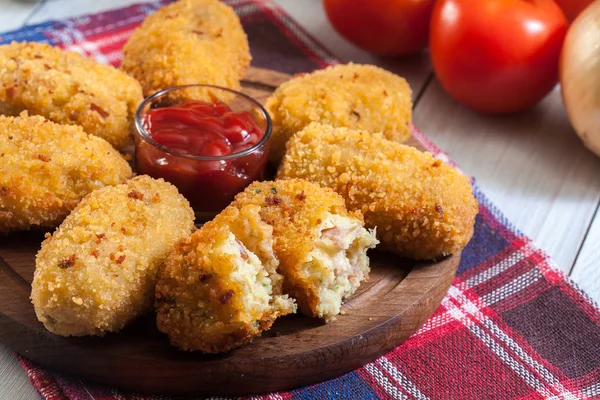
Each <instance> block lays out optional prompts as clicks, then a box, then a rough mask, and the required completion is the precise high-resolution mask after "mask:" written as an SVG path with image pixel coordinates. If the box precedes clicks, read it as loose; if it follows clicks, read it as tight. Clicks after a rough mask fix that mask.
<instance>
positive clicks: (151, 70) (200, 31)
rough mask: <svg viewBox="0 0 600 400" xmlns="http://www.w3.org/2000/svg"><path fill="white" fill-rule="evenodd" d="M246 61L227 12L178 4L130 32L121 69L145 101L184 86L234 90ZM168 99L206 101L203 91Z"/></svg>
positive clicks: (191, 0) (184, 0)
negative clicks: (136, 84)
mask: <svg viewBox="0 0 600 400" xmlns="http://www.w3.org/2000/svg"><path fill="white" fill-rule="evenodd" d="M250 59H251V56H250V50H249V45H248V39H247V37H246V34H245V33H244V30H243V29H242V25H241V22H240V20H239V18H238V17H237V15H236V14H235V12H234V11H233V9H232V8H231V7H229V6H227V5H226V4H224V3H222V2H221V1H218V0H180V1H177V2H175V3H172V4H169V5H168V6H166V7H163V8H161V9H160V10H158V11H157V12H155V13H154V14H151V15H150V16H148V17H147V18H146V19H145V20H144V22H143V23H142V24H141V25H140V26H139V27H138V28H137V29H136V30H135V31H134V32H133V34H132V35H131V38H129V40H128V41H127V43H126V44H125V47H124V48H123V63H122V64H121V69H122V70H123V71H125V72H127V73H128V74H130V75H132V76H133V77H135V78H136V79H137V80H139V81H140V83H141V84H142V88H143V91H144V94H145V95H146V96H149V95H151V94H154V93H156V92H158V91H160V90H163V89H166V88H169V87H173V86H180V85H189V84H209V85H216V86H223V87H226V88H230V89H239V88H240V79H241V78H242V75H243V74H244V72H246V70H247V69H248V66H249V65H250ZM170 98H171V99H172V100H173V101H185V100H205V101H209V100H211V98H210V96H208V95H207V91H206V90H205V89H194V90H187V91H186V92H185V93H184V94H182V95H181V96H180V97H177V96H176V95H175V93H174V94H172V95H170ZM222 100H226V99H222Z"/></svg>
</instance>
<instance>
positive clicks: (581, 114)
mask: <svg viewBox="0 0 600 400" xmlns="http://www.w3.org/2000/svg"><path fill="white" fill-rule="evenodd" d="M560 82H561V87H562V96H563V101H564V103H565V107H566V109H567V114H568V116H569V120H570V121H571V125H573V128H574V129H575V131H576V132H577V134H578V135H579V137H581V139H582V140H583V143H584V144H585V145H586V147H587V148H589V149H590V150H591V151H593V152H594V153H596V154H597V155H599V156H600V1H594V2H593V3H592V4H590V5H589V6H588V7H587V8H586V9H585V10H584V11H583V12H582V13H581V14H580V15H579V16H578V17H577V18H576V19H575V21H574V22H573V24H572V25H571V27H570V28H569V31H568V33H567V37H566V38H565V43H564V45H563V49H562V53H561V57H560Z"/></svg>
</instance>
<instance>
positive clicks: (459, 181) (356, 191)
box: [277, 124, 478, 260]
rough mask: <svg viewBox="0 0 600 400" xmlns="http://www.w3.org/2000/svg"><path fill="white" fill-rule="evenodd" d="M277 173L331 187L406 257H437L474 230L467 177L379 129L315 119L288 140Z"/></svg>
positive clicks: (473, 205)
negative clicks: (341, 125)
mask: <svg viewBox="0 0 600 400" xmlns="http://www.w3.org/2000/svg"><path fill="white" fill-rule="evenodd" d="M277 178H278V179H294V178H302V179H307V180H309V181H311V182H315V183H317V184H319V185H322V186H325V187H329V188H332V189H333V190H335V191H336V192H337V193H339V194H341V195H342V197H343V198H344V199H345V200H346V205H347V206H348V208H349V209H350V210H354V211H360V212H362V213H363V215H364V219H365V223H366V226H367V227H368V228H372V229H375V228H377V238H378V239H379V240H380V241H381V245H380V246H379V248H381V249H384V250H387V251H390V252H393V253H396V254H398V255H400V256H402V257H406V258H411V259H416V260H433V259H438V258H440V257H443V256H445V255H448V254H453V253H456V252H458V251H459V250H461V249H462V248H463V247H464V246H466V244H467V243H468V242H469V240H470V239H471V236H472V235H473V226H474V224H475V216H476V214H477V212H478V206H477V200H476V199H475V197H474V196H473V194H472V188H471V185H470V184H469V179H468V178H467V177H466V176H464V175H463V174H461V173H460V172H459V171H457V170H456V169H454V168H452V167H450V166H449V165H447V164H444V163H443V162H442V161H441V160H438V159H435V158H434V157H433V156H432V155H431V154H430V153H426V152H425V153H424V152H421V151H419V150H417V149H415V148H413V147H409V146H405V145H402V144H400V143H396V142H392V141H390V140H387V139H385V137H384V136H383V135H381V134H369V133H368V132H364V131H357V130H352V129H347V128H334V127H331V126H328V125H319V124H311V125H309V126H307V127H306V128H305V129H303V130H302V131H300V132H298V133H297V134H296V135H295V136H294V137H293V138H292V139H291V140H290V141H289V142H288V145H287V153H286V156H285V157H284V159H283V161H282V163H281V165H280V167H279V171H278V173H277Z"/></svg>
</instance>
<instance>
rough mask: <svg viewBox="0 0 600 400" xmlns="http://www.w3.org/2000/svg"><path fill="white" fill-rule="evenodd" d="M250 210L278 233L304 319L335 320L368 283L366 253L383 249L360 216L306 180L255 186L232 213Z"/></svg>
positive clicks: (285, 271)
mask: <svg viewBox="0 0 600 400" xmlns="http://www.w3.org/2000/svg"><path fill="white" fill-rule="evenodd" d="M249 205H254V206H259V207H260V217H261V219H262V220H263V221H265V222H266V223H268V224H269V225H271V226H272V227H273V250H274V253H275V255H276V256H277V258H278V259H279V262H280V265H279V269H278V271H279V272H280V273H281V274H282V275H283V277H284V284H283V288H284V292H285V293H288V294H289V295H290V296H291V297H293V298H295V299H296V301H297V303H298V307H299V308H300V311H302V312H303V313H304V314H306V315H309V316H314V317H320V318H324V319H325V320H331V319H333V318H334V317H335V316H336V315H337V314H339V312H340V307H341V305H342V301H343V300H344V299H345V298H347V297H348V296H350V295H351V294H352V293H354V292H355V291H356V289H357V288H358V286H359V285H360V282H361V281H363V280H365V279H366V278H367V277H368V274H369V258H368V257H367V255H366V252H367V250H368V249H369V248H373V247H375V245H376V244H377V240H376V239H375V236H374V234H373V233H372V232H369V231H367V230H366V229H365V228H363V220H362V216H361V215H360V213H358V212H355V213H352V212H348V210H347V209H346V206H345V205H344V199H342V197H341V196H339V195H338V194H336V193H335V192H333V191H332V190H331V189H326V188H321V187H319V186H318V185H316V184H313V183H310V182H307V181H304V180H286V181H276V182H255V183H253V184H251V185H250V186H248V187H247V188H246V190H245V191H244V192H242V193H240V194H238V195H237V196H236V198H235V200H234V202H233V203H232V204H231V207H236V208H238V209H242V208H243V207H247V206H249Z"/></svg>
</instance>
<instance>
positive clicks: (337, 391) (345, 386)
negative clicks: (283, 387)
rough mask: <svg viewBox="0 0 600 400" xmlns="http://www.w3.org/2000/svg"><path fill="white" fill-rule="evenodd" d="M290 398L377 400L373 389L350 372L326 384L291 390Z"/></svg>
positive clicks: (303, 399) (304, 399)
mask: <svg viewBox="0 0 600 400" xmlns="http://www.w3.org/2000/svg"><path fill="white" fill-rule="evenodd" d="M290 394H291V395H292V397H293V398H294V399H296V400H313V399H324V400H325V399H348V400H379V399H380V398H379V397H378V396H377V395H376V394H375V392H374V391H373V389H372V388H371V387H370V386H369V385H368V384H367V382H365V381H364V379H362V378H361V377H360V375H358V373H356V372H350V373H349V374H346V375H344V376H340V377H339V378H336V379H332V380H330V381H327V382H323V383H318V384H316V385H313V386H308V387H306V388H304V389H297V390H293V391H292V392H291V393H290Z"/></svg>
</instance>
